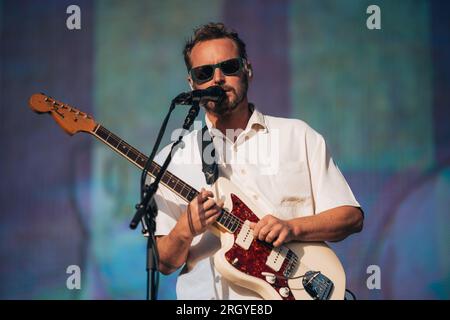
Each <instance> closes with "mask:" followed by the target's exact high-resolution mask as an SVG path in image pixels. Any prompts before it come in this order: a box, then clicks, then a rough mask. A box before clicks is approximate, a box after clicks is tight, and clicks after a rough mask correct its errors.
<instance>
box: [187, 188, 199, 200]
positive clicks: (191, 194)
mask: <svg viewBox="0 0 450 320" xmlns="http://www.w3.org/2000/svg"><path fill="white" fill-rule="evenodd" d="M190 189H191V190H189V193H188V196H187V197H186V199H187V200H188V201H189V202H190V201H192V200H194V198H195V197H196V196H197V194H198V192H197V191H196V190H195V189H194V188H192V187H190Z"/></svg>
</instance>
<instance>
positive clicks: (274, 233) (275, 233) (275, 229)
mask: <svg viewBox="0 0 450 320" xmlns="http://www.w3.org/2000/svg"><path fill="white" fill-rule="evenodd" d="M280 231H281V226H279V225H276V226H274V227H272V229H271V230H270V232H269V233H268V234H267V236H266V238H265V239H264V240H265V241H266V242H268V243H272V241H273V240H275V239H276V238H278V236H279V234H280Z"/></svg>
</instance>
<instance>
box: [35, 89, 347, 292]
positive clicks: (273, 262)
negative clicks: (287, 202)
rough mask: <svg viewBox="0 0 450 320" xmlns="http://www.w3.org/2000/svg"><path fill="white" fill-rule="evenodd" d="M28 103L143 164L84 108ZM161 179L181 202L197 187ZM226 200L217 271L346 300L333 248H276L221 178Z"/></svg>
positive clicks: (266, 288)
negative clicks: (256, 231)
mask: <svg viewBox="0 0 450 320" xmlns="http://www.w3.org/2000/svg"><path fill="white" fill-rule="evenodd" d="M29 105H30V107H31V109H32V110H33V111H35V112H37V113H50V114H51V115H52V117H53V118H54V119H55V121H56V122H57V123H58V124H59V125H60V126H61V127H62V128H63V129H64V130H65V131H66V132H67V133H68V134H70V135H73V134H75V133H78V132H87V133H89V134H91V135H93V136H95V137H96V138H97V139H99V140H100V141H101V142H103V143H105V144H106V145H108V146H109V147H110V148H111V149H113V150H114V151H116V152H117V153H118V154H120V155H121V156H123V157H125V158H126V159H127V160H129V161H130V162H131V163H133V164H135V165H136V166H137V167H138V168H140V169H143V167H144V166H145V163H146V162H147V159H148V158H147V157H146V156H145V155H144V154H143V153H141V152H139V151H138V150H137V149H135V148H133V147H132V146H131V145H129V144H128V143H126V142H125V141H123V140H122V139H121V138H119V137H118V136H116V135H115V134H114V133H112V132H111V131H109V130H108V129H106V128H105V127H103V126H102V125H100V124H98V123H96V122H95V120H94V119H93V118H92V117H91V116H89V115H87V114H86V113H84V112H81V111H79V110H77V109H75V108H73V107H71V106H69V105H67V104H65V103H62V102H60V101H56V100H55V99H53V98H51V97H49V96H46V95H44V94H34V95H32V96H31V97H30V100H29ZM160 168H161V167H160V166H159V165H158V164H157V163H156V162H153V163H152V164H151V167H150V170H149V172H148V174H149V175H150V176H151V177H152V178H155V177H156V175H157V174H158V172H159V170H160ZM161 183H162V184H163V185H165V186H166V187H167V188H169V189H170V190H171V191H172V192H174V193H175V194H176V195H178V196H179V197H181V198H182V199H183V200H184V201H186V202H190V201H191V200H193V199H194V198H195V197H196V196H197V194H198V191H197V190H195V189H194V188H192V187H191V186H189V185H188V184H187V183H185V182H184V181H182V180H181V179H179V178H177V177H176V176H174V175H173V174H171V173H170V172H168V171H166V172H165V173H164V175H163V177H162V179H161ZM212 191H213V193H214V194H215V196H216V197H217V198H221V199H223V200H224V202H225V203H224V207H223V210H222V213H221V215H220V216H219V218H218V219H217V220H216V222H215V223H214V224H213V229H214V230H213V231H214V234H216V235H218V236H219V237H220V242H221V248H220V249H219V250H218V251H217V252H216V253H215V255H214V264H215V267H216V268H217V270H218V271H219V272H220V273H221V274H222V276H223V277H225V278H226V279H227V280H229V281H231V282H233V283H234V284H236V285H238V286H241V287H244V288H247V289H249V290H252V291H253V292H256V293H257V294H259V295H260V296H261V297H262V298H263V299H270V300H275V299H282V300H309V299H320V300H324V299H344V295H345V272H344V269H343V267H342V265H341V263H340V261H339V259H338V257H337V256H336V255H335V254H334V252H333V251H332V250H331V249H330V248H329V247H328V245H327V244H325V243H324V242H290V243H288V244H285V245H283V246H280V247H278V248H275V247H273V246H272V245H271V244H269V243H267V242H264V241H260V240H258V239H254V238H253V231H252V230H251V228H250V223H251V222H258V220H259V218H258V216H257V215H256V214H255V213H258V214H259V216H263V215H264V212H261V211H260V210H259V209H258V207H257V206H256V205H255V204H253V203H252V201H251V199H250V198H248V197H247V196H246V195H245V193H243V192H241V191H240V190H239V188H238V187H237V186H236V185H234V184H232V183H231V182H230V181H229V180H227V179H225V178H222V177H219V179H218V180H217V181H216V183H215V184H214V185H213V187H212Z"/></svg>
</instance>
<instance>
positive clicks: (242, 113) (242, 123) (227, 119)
mask: <svg viewBox="0 0 450 320" xmlns="http://www.w3.org/2000/svg"><path fill="white" fill-rule="evenodd" d="M251 114H252V112H251V110H250V108H249V105H248V100H247V98H245V99H244V100H243V101H242V102H241V103H240V104H239V106H238V107H237V108H236V109H235V110H233V112H231V113H229V114H225V115H217V114H215V113H213V112H206V116H207V117H208V119H209V121H211V123H212V126H213V127H214V128H216V129H218V130H220V131H221V132H222V133H223V134H224V135H225V134H226V130H227V129H232V130H238V129H241V130H244V129H245V128H246V127H247V123H248V120H249V119H250V116H251Z"/></svg>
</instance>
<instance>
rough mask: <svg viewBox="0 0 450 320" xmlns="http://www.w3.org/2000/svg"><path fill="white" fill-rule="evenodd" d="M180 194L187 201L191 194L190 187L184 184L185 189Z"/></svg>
mask: <svg viewBox="0 0 450 320" xmlns="http://www.w3.org/2000/svg"><path fill="white" fill-rule="evenodd" d="M180 194H181V195H182V196H183V198H185V199H187V196H188V194H189V186H188V185H186V184H185V183H183V188H182V189H181V192H180Z"/></svg>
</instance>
